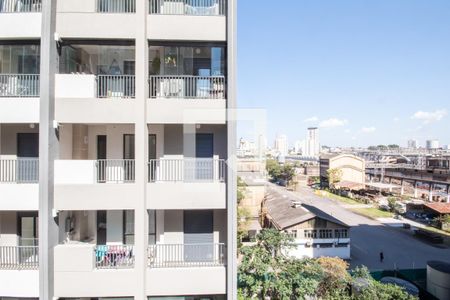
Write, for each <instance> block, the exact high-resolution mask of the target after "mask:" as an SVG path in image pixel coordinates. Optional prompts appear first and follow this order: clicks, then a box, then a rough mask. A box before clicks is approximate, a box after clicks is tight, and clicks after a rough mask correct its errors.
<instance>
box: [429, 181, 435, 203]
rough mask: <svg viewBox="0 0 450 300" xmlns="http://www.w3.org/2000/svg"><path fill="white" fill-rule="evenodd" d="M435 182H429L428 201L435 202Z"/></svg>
mask: <svg viewBox="0 0 450 300" xmlns="http://www.w3.org/2000/svg"><path fill="white" fill-rule="evenodd" d="M433 186H434V184H433V183H429V189H428V201H430V202H433V190H434V189H433Z"/></svg>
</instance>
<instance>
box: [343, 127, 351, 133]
mask: <svg viewBox="0 0 450 300" xmlns="http://www.w3.org/2000/svg"><path fill="white" fill-rule="evenodd" d="M344 132H345V133H350V132H352V131H351V130H350V129H348V128H347V129H345V130H344Z"/></svg>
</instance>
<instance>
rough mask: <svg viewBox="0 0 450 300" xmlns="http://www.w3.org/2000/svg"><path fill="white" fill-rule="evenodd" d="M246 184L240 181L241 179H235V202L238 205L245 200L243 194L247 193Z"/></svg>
mask: <svg viewBox="0 0 450 300" xmlns="http://www.w3.org/2000/svg"><path fill="white" fill-rule="evenodd" d="M246 187H247V184H246V183H245V182H244V180H242V178H241V177H239V176H238V178H237V201H238V204H240V203H241V201H242V200H244V198H245V193H246V192H247V188H246Z"/></svg>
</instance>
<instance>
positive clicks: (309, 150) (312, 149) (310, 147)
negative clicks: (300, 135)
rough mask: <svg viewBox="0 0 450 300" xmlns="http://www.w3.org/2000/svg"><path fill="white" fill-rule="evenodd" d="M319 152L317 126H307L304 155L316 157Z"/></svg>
mask: <svg viewBox="0 0 450 300" xmlns="http://www.w3.org/2000/svg"><path fill="white" fill-rule="evenodd" d="M319 154H320V143H319V129H318V128H317V127H309V128H308V136H307V139H306V151H305V153H303V155H304V156H314V157H318V156H319Z"/></svg>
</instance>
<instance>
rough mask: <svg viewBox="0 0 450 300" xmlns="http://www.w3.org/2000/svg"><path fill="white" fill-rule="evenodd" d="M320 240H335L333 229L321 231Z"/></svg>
mask: <svg viewBox="0 0 450 300" xmlns="http://www.w3.org/2000/svg"><path fill="white" fill-rule="evenodd" d="M319 238H321V239H331V238H333V230H331V229H320V230H319Z"/></svg>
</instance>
